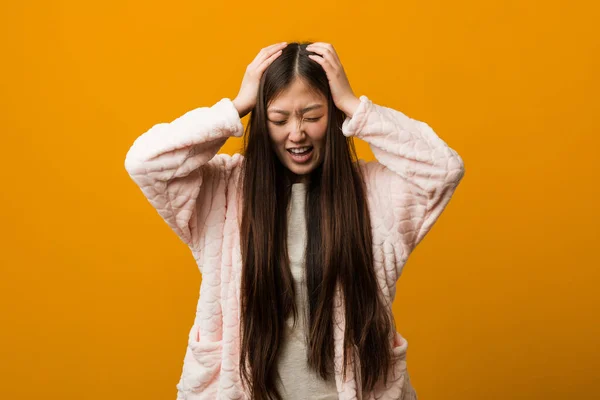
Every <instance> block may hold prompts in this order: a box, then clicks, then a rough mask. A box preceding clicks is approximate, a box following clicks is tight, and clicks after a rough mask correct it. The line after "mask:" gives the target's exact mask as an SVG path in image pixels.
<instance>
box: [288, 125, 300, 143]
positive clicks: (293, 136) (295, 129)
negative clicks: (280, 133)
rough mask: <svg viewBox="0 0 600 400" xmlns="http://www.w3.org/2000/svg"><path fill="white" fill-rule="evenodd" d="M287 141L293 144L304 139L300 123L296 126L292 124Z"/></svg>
mask: <svg viewBox="0 0 600 400" xmlns="http://www.w3.org/2000/svg"><path fill="white" fill-rule="evenodd" d="M289 139H290V140H291V141H292V142H294V143H298V142H301V141H302V140H303V139H304V131H303V130H302V122H301V121H300V122H298V123H296V124H292V128H291V131H290V134H289Z"/></svg>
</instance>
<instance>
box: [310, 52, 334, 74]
mask: <svg viewBox="0 0 600 400" xmlns="http://www.w3.org/2000/svg"><path fill="white" fill-rule="evenodd" d="M308 58H310V59H311V60H314V61H315V62H317V63H318V64H320V65H321V67H323V69H324V70H325V72H326V73H329V68H330V66H329V63H328V62H327V60H326V59H324V58H323V57H321V56H317V55H314V54H309V55H308Z"/></svg>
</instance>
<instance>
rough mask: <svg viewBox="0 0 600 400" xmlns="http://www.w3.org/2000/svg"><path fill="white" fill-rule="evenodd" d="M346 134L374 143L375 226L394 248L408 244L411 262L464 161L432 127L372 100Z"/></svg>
mask: <svg viewBox="0 0 600 400" xmlns="http://www.w3.org/2000/svg"><path fill="white" fill-rule="evenodd" d="M342 132H343V134H344V135H345V136H355V137H358V138H360V139H363V140H364V141H366V142H367V143H369V146H370V148H371V150H372V151H373V154H374V155H375V157H376V158H377V161H373V162H368V163H365V162H364V161H362V166H363V168H364V169H365V172H366V176H367V178H366V179H367V180H368V186H369V187H371V191H375V193H374V194H373V196H375V198H376V201H377V204H376V206H377V207H378V208H380V213H379V215H381V219H380V220H379V221H375V223H376V224H378V226H377V228H378V229H382V230H384V231H385V232H386V233H388V234H389V237H390V240H391V242H392V244H394V243H393V242H397V241H399V242H400V243H401V244H402V249H401V254H398V256H399V257H402V259H403V261H406V258H408V256H409V254H410V253H411V252H412V251H413V250H414V248H415V247H416V246H417V245H418V244H419V242H420V241H421V240H423V238H424V237H425V235H426V234H427V232H428V231H429V230H430V229H431V227H432V226H433V224H434V223H435V222H436V220H437V219H438V218H439V216H440V215H441V213H442V211H443V210H444V208H445V207H446V205H447V204H448V202H449V201H450V198H451V197H452V194H453V193H454V191H455V189H456V187H457V186H458V184H459V182H460V180H461V179H462V177H463V175H464V172H465V170H464V163H463V160H462V158H461V157H460V156H459V155H458V153H457V152H456V151H455V150H453V149H452V148H450V147H449V146H448V145H447V144H446V143H445V142H444V141H443V140H442V139H441V138H440V137H439V136H438V135H437V134H436V133H435V132H434V131H433V129H431V127H430V126H429V125H427V124H426V123H424V122H421V121H417V120H415V119H412V118H409V117H408V116H406V115H404V114H403V113H401V112H400V111H397V110H394V109H392V108H388V107H383V106H380V105H377V104H374V103H373V102H372V101H371V100H370V99H369V98H367V97H366V96H361V97H360V103H359V104H358V106H357V108H356V110H355V111H354V113H353V114H352V116H351V117H348V118H346V120H345V121H344V124H343V126H342ZM397 272H398V277H399V275H400V273H401V271H397Z"/></svg>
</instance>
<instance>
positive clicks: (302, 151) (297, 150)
mask: <svg viewBox="0 0 600 400" xmlns="http://www.w3.org/2000/svg"><path fill="white" fill-rule="evenodd" d="M308 149H310V146H307V147H299V148H296V149H290V151H291V152H292V153H295V154H298V153H304V152H305V151H306V150H308Z"/></svg>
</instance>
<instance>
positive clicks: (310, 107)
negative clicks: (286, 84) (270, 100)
mask: <svg viewBox="0 0 600 400" xmlns="http://www.w3.org/2000/svg"><path fill="white" fill-rule="evenodd" d="M321 107H323V105H322V104H314V105H312V106H308V107H306V108H303V109H302V112H303V113H305V112H308V111H311V110H315V109H317V108H321ZM268 112H270V113H271V112H273V113H278V114H283V115H290V113H289V111H285V110H280V109H279V108H272V109H270V110H269V111H268Z"/></svg>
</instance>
